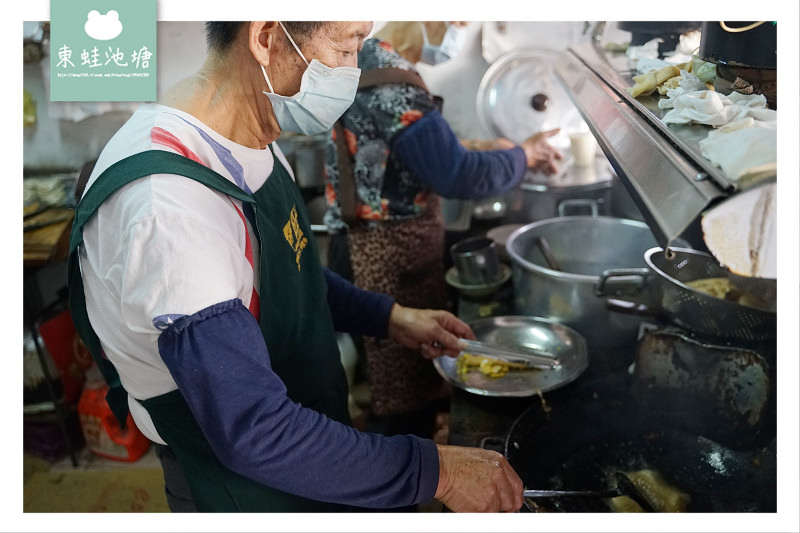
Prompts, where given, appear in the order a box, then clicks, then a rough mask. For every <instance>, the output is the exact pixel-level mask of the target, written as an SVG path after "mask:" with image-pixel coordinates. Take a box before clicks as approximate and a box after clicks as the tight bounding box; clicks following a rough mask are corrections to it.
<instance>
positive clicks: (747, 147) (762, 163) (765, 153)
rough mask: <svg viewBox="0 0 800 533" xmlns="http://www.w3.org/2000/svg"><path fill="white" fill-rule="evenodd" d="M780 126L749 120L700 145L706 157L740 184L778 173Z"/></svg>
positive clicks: (717, 132)
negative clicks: (754, 178) (764, 175)
mask: <svg viewBox="0 0 800 533" xmlns="http://www.w3.org/2000/svg"><path fill="white" fill-rule="evenodd" d="M777 127H778V123H777V121H774V120H773V121H768V122H767V121H759V120H755V119H753V118H752V117H746V118H743V119H740V120H736V121H734V122H730V123H728V124H727V125H725V126H723V127H721V128H719V129H717V130H712V131H710V132H709V134H708V137H706V138H705V139H703V140H702V141H700V150H701V151H702V153H703V156H704V157H705V158H706V159H708V160H709V161H711V162H712V163H714V164H715V165H717V166H719V167H720V168H722V170H723V171H724V172H725V175H726V176H728V177H729V178H731V179H733V180H739V179H742V178H743V177H745V176H747V175H753V174H756V173H774V172H776V171H777V164H778V131H777Z"/></svg>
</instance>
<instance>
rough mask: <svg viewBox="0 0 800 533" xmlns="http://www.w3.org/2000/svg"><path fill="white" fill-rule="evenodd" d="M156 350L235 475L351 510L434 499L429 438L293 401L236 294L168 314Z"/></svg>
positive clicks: (435, 468) (434, 462)
mask: <svg viewBox="0 0 800 533" xmlns="http://www.w3.org/2000/svg"><path fill="white" fill-rule="evenodd" d="M158 347H159V353H160V354H161V357H162V359H163V360H164V362H165V363H166V365H167V367H168V368H169V371H170V373H171V374H172V376H173V378H174V379H175V382H176V383H177V384H178V387H179V389H180V392H181V394H182V395H183V397H184V399H185V400H186V402H187V404H188V405H189V407H190V409H191V411H192V413H193V415H194V417H195V418H196V420H197V422H198V424H199V425H200V427H201V428H202V430H203V432H204V434H205V436H206V439H207V440H208V442H209V444H210V445H211V447H212V449H213V450H214V453H215V454H216V455H217V457H218V458H219V459H220V461H221V462H222V464H224V465H225V466H226V467H228V468H229V469H231V470H233V471H234V472H237V473H239V474H241V475H243V476H246V477H249V478H250V479H253V480H254V481H257V482H260V483H263V484H265V485H268V486H271V487H274V488H277V489H280V490H283V491H285V492H289V493H292V494H297V495H300V496H304V497H306V498H311V499H315V500H320V501H328V502H333V503H342V504H350V505H356V506H360V507H379V508H388V507H399V506H404V505H410V504H413V503H420V502H426V501H430V500H431V499H432V498H433V496H434V494H435V492H436V488H437V485H438V476H439V463H438V452H437V449H436V445H435V444H434V443H433V441H431V440H427V439H421V438H418V437H415V436H411V435H403V436H395V437H384V436H381V435H376V434H370V433H362V432H359V431H356V430H355V429H354V428H351V427H348V426H346V425H344V424H341V423H338V422H335V421H333V420H331V419H329V418H327V417H325V416H324V415H322V414H320V413H318V412H316V411H314V410H312V409H308V408H305V407H303V406H301V405H300V404H298V403H295V402H293V401H292V400H291V399H290V398H289V397H288V396H287V394H286V387H285V385H284V384H283V382H282V381H281V380H280V378H279V377H278V376H277V375H276V374H275V373H274V372H273V370H272V367H271V365H270V358H269V353H268V351H267V346H266V344H265V342H264V339H263V337H262V336H261V331H260V329H259V327H258V323H257V322H256V321H255V319H254V318H253V315H252V314H251V313H250V312H249V311H248V310H247V309H246V308H245V307H244V306H243V305H242V303H241V300H238V299H237V300H231V301H228V302H222V303H219V304H216V305H214V306H211V307H209V308H207V309H204V310H202V311H199V312H198V313H195V314H194V315H191V316H187V317H182V318H180V319H178V320H176V321H175V323H174V324H173V325H172V326H170V328H169V329H167V330H166V331H165V332H164V333H162V334H161V336H160V337H159V341H158Z"/></svg>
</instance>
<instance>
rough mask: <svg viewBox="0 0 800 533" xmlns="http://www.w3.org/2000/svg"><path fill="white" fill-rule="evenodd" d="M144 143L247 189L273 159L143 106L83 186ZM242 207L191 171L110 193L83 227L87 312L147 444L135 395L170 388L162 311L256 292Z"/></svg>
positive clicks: (148, 429) (176, 114)
mask: <svg viewBox="0 0 800 533" xmlns="http://www.w3.org/2000/svg"><path fill="white" fill-rule="evenodd" d="M272 146H273V148H274V149H275V153H276V154H277V156H278V157H279V159H280V160H281V161H283V163H284V166H285V167H286V168H287V169H289V172H290V173H291V169H290V167H289V165H288V163H286V160H285V159H284V157H283V154H281V153H280V150H279V149H278V147H277V143H274V144H273V145H272ZM150 149H161V150H166V151H173V152H176V153H180V154H182V155H185V156H188V157H190V158H191V159H194V160H195V161H197V162H199V163H202V164H203V165H205V166H207V167H209V168H211V169H212V170H215V171H216V172H218V173H220V174H221V175H222V176H224V177H226V178H227V179H229V180H230V181H231V182H233V183H235V184H237V185H238V186H239V187H240V188H242V189H243V190H245V191H248V192H254V191H256V190H258V189H259V188H260V187H261V186H262V185H263V184H264V182H265V181H266V180H267V177H268V176H269V175H270V173H271V172H272V169H273V164H274V160H273V157H272V154H271V153H270V151H269V149H263V150H257V149H252V148H248V147H245V146H241V145H239V144H236V143H234V142H232V141H230V140H229V139H226V138H225V137H223V136H222V135H220V134H218V133H217V132H215V131H213V130H211V129H209V128H208V127H207V126H206V125H204V124H202V123H201V122H200V121H199V120H197V119H196V118H194V117H192V116H191V115H188V114H186V113H183V112H181V111H178V110H176V109H172V108H169V107H166V106H162V105H158V104H146V105H143V106H141V107H140V108H139V109H138V110H137V111H136V112H135V113H134V115H133V116H132V117H131V119H130V120H129V121H128V122H127V123H126V124H125V125H123V126H122V128H120V130H119V131H118V132H117V133H116V134H115V135H114V137H113V138H112V139H111V140H110V141H109V143H108V145H107V146H106V147H105V148H104V150H103V152H102V153H101V155H100V157H99V159H98V161H97V164H96V166H95V169H94V172H93V173H92V176H91V177H90V179H89V182H88V184H87V190H88V189H89V188H91V186H92V183H93V182H94V180H95V179H96V178H97V176H99V175H100V173H101V172H102V171H103V170H105V169H106V168H107V167H109V166H110V165H112V164H114V163H115V162H117V161H119V160H120V159H123V158H124V157H127V156H129V155H132V154H135V153H138V152H142V151H145V150H150ZM242 211H243V209H242V206H241V202H239V201H238V200H234V199H232V198H230V197H228V196H226V195H224V194H221V193H219V192H216V191H214V190H212V189H210V188H208V187H206V186H205V185H203V184H201V183H198V182H196V181H194V180H192V179H189V178H185V177H183V176H175V175H166V174H158V175H152V176H148V177H144V178H141V179H139V180H137V181H135V182H133V183H131V184H128V185H126V186H125V187H123V188H122V189H120V190H119V191H117V192H116V193H114V194H113V195H112V196H111V197H110V198H109V199H108V200H106V202H105V203H103V204H102V205H101V206H100V208H99V210H98V212H97V213H96V215H95V216H94V217H92V219H91V220H90V221H89V222H88V223H87V224H86V226H85V228H84V231H83V237H84V244H83V250H84V252H83V253H81V254H80V263H81V272H82V275H83V281H84V288H85V292H86V307H87V312H88V315H89V320H90V321H91V324H92V327H93V328H94V329H95V331H96V332H97V334H98V337H99V338H100V339H102V346H103V350H104V351H105V353H106V355H107V357H108V358H109V359H110V361H111V362H112V363H113V364H114V366H115V367H116V369H117V371H118V372H119V374H120V379H121V381H122V385H123V386H124V387H125V390H127V391H128V393H129V401H128V403H129V405H130V408H131V414H132V416H133V419H134V421H135V422H136V425H137V426H138V427H139V429H140V430H141V431H142V432H143V433H144V434H145V435H146V436H147V437H148V438H150V439H151V440H153V441H155V442H159V443H163V440H162V439H161V438H160V437H159V436H158V433H157V432H156V430H155V428H154V426H153V423H152V421H151V420H150V416H149V415H148V414H147V411H146V410H145V409H144V407H142V406H141V405H140V404H139V403H138V402H136V401H135V400H134V399H139V400H143V399H147V398H151V397H154V396H159V395H161V394H165V393H167V392H170V391H173V390H175V389H177V385H176V384H175V381H174V380H173V379H172V376H171V375H170V373H169V371H168V370H167V367H166V365H165V364H164V362H163V361H162V360H161V357H160V356H159V353H158V337H159V335H160V333H161V331H162V330H163V329H164V328H165V327H166V326H167V325H168V324H169V323H170V322H171V318H170V317H172V316H174V315H178V316H182V315H191V314H193V313H196V312H197V311H200V310H201V309H205V308H207V307H209V306H211V305H214V304H217V303H220V302H224V301H228V300H231V299H234V298H239V299H241V300H242V303H243V304H244V306H245V307H248V306H249V305H250V301H251V297H252V294H253V290H254V289H255V290H256V291H257V290H258V269H257V268H256V269H255V272H254V269H253V267H252V266H251V262H250V260H249V259H248V258H247V256H246V253H245V248H246V243H247V239H248V234H249V240H250V242H251V244H252V250H253V258H252V261H253V264H255V265H258V264H259V259H258V258H259V250H258V243H257V240H256V238H255V235H254V234H253V232H252V228H251V227H250V224H249V223H248V222H246V217H244V216H243V214H242Z"/></svg>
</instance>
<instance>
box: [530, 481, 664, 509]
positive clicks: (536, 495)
mask: <svg viewBox="0 0 800 533" xmlns="http://www.w3.org/2000/svg"><path fill="white" fill-rule="evenodd" d="M614 480H615V481H616V486H615V487H613V488H610V489H606V490H531V489H525V490H524V491H523V492H522V495H523V496H524V497H525V498H533V499H540V498H551V499H552V498H614V497H616V496H627V497H629V498H630V499H632V500H633V501H635V502H636V503H638V504H639V506H640V507H641V508H642V509H644V510H645V511H646V512H648V513H652V512H655V509H654V508H653V505H652V504H651V503H650V502H649V501H648V500H647V498H645V497H644V495H643V494H642V493H641V492H639V489H637V488H636V485H634V484H633V482H632V481H631V480H630V479H629V478H628V476H626V475H625V474H624V473H623V472H616V473H615V474H614Z"/></svg>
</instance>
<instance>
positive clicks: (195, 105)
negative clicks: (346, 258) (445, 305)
mask: <svg viewBox="0 0 800 533" xmlns="http://www.w3.org/2000/svg"><path fill="white" fill-rule="evenodd" d="M207 28H208V43H209V54H208V58H207V60H206V61H205V63H204V64H203V66H202V67H201V69H200V70H199V71H198V72H197V73H195V74H194V75H192V76H190V77H189V78H187V79H185V80H183V81H181V82H180V83H178V84H177V85H176V86H175V87H174V88H173V89H171V90H170V91H169V92H168V93H167V94H166V95H165V97H164V98H163V100H162V101H160V102H159V103H156V104H147V105H143V106H141V107H140V108H139V109H138V110H137V111H136V113H135V114H134V115H133V116H132V117H131V119H130V120H129V121H128V122H127V123H126V124H125V125H124V126H123V127H122V128H121V129H120V131H119V132H118V133H117V134H116V135H115V136H114V137H113V138H112V139H111V140H110V141H109V143H108V145H107V146H106V147H105V148H104V150H103V152H102V153H101V155H100V157H99V158H98V161H97V164H96V166H95V169H94V171H93V173H92V176H91V177H90V179H89V183H88V185H87V188H86V192H85V193H84V195H83V198H82V200H81V202H80V204H79V206H78V209H77V213H76V222H75V227H74V228H73V239H72V243H71V254H70V282H69V288H70V302H71V310H72V315H73V319H74V320H75V322H76V327H77V328H78V330H79V331H80V333H81V336H82V337H83V338H84V340H85V341H86V343H87V345H88V346H89V347H90V349H91V350H92V352H93V355H94V356H95V360H96V361H97V363H98V365H99V366H100V367H101V370H103V372H104V375H105V376H106V379H107V380H108V381H109V382H110V384H111V385H112V389H111V392H110V394H109V397H108V398H109V403H110V404H111V406H112V408H113V409H114V412H115V414H116V415H117V417H118V418H119V419H120V420H125V417H126V416H127V415H128V410H129V411H130V415H131V416H132V419H133V421H135V423H136V425H137V426H138V427H139V429H140V430H141V431H142V432H143V433H144V434H145V435H146V436H147V437H148V438H150V439H151V440H152V441H153V442H154V443H156V447H157V451H158V455H159V457H160V459H161V460H162V465H163V466H164V472H165V481H166V491H167V496H168V501H169V502H170V505H171V508H172V509H173V510H176V511H178V510H198V511H247V512H259V511H337V510H354V509H358V508H384V509H385V508H394V507H400V506H407V505H412V504H415V503H420V502H426V501H429V500H430V499H432V498H434V497H435V498H437V499H439V500H440V501H441V502H443V503H444V504H445V505H446V506H447V507H448V508H450V509H452V510H454V511H513V510H517V509H518V508H519V507H520V506H521V505H522V484H521V481H520V479H519V477H518V476H517V474H516V473H515V472H514V471H513V469H512V468H511V467H510V465H509V464H508V463H507V462H506V461H505V459H504V458H503V456H502V455H501V454H498V453H496V452H491V451H487V450H481V449H473V448H463V447H453V446H437V445H435V444H434V443H433V442H432V441H430V440H427V439H421V438H418V437H415V436H410V435H402V436H394V437H384V436H380V435H376V434H367V433H361V432H358V431H356V430H355V429H354V428H352V427H351V426H350V425H349V419H348V414H347V402H346V394H347V385H346V379H345V375H344V371H343V369H342V367H341V363H340V359H339V353H338V349H337V344H336V340H335V335H334V332H335V331H336V330H340V331H349V332H354V333H360V334H364V335H370V336H375V337H389V338H391V339H393V340H395V341H397V342H400V343H402V344H403V345H405V346H409V347H412V346H413V347H417V348H419V350H420V352H421V355H422V356H423V357H426V358H432V357H438V356H442V355H446V356H454V355H456V353H457V352H458V350H459V345H458V337H468V338H474V335H473V334H472V332H471V330H470V329H469V327H468V326H467V325H466V324H464V323H463V322H462V321H460V320H458V319H457V318H456V317H454V316H453V315H452V314H450V313H447V312H444V311H434V310H420V309H413V308H409V307H404V306H402V305H400V304H399V303H397V302H395V301H394V300H392V299H391V298H389V297H388V296H385V295H381V294H378V293H372V292H368V291H364V290H361V289H358V288H356V287H354V286H353V285H351V284H349V283H348V282H346V281H344V280H343V279H342V278H340V277H338V276H336V275H335V274H333V273H331V272H329V271H327V270H325V269H323V268H322V267H321V264H320V261H319V256H318V252H317V250H316V247H315V244H314V239H313V236H312V233H311V230H310V223H309V220H308V216H307V214H306V212H305V208H304V204H303V200H302V197H301V195H300V192H299V189H298V188H297V186H296V184H295V183H294V181H293V178H292V176H291V174H290V171H289V170H288V165H287V164H286V160H285V159H284V157H283V155H282V154H281V153H280V150H278V148H277V146H276V144H275V142H274V141H275V140H276V139H277V138H278V136H279V134H280V132H281V131H282V130H287V131H299V132H303V133H306V134H313V133H319V132H322V131H325V130H326V129H328V128H330V127H331V126H332V124H333V122H334V121H335V120H336V119H338V118H339V116H340V115H341V114H342V113H343V112H344V110H345V109H347V107H348V106H349V105H350V104H351V103H352V100H353V97H354V95H355V90H356V86H357V83H358V79H359V70H358V69H357V68H356V57H357V54H358V51H359V50H360V48H361V46H362V43H363V41H364V39H365V38H366V36H367V34H368V33H369V31H370V29H371V23H361V22H286V23H280V22H236V23H208V25H207ZM442 347H443V348H442ZM128 420H130V418H128Z"/></svg>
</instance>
